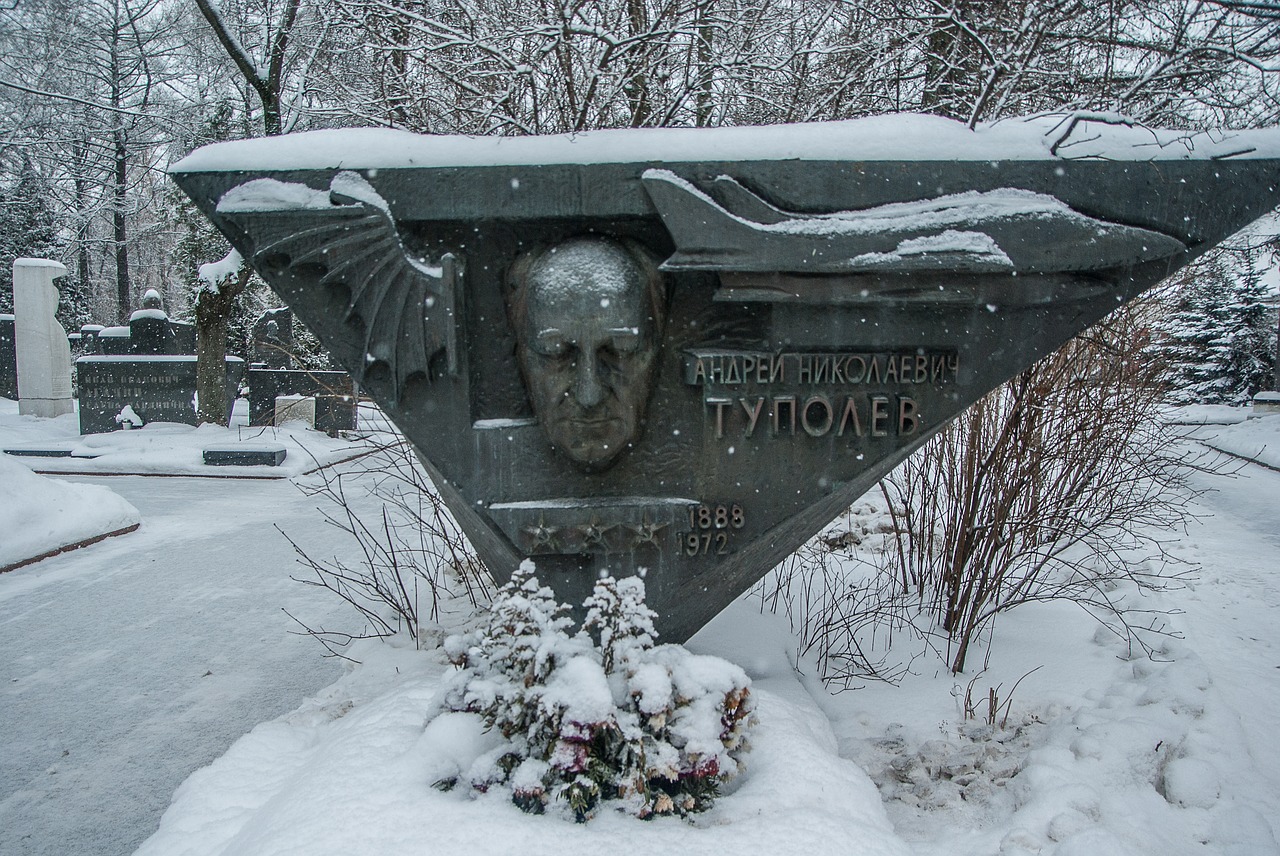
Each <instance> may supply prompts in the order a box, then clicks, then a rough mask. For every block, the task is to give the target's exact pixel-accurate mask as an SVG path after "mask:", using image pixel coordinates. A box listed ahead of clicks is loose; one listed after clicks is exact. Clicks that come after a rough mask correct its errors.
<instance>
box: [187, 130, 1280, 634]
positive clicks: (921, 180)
mask: <svg viewBox="0 0 1280 856" xmlns="http://www.w3.org/2000/svg"><path fill="white" fill-rule="evenodd" d="M1066 127H1069V128H1070V129H1071V130H1072V132H1073V136H1072V137H1071V138H1070V139H1068V138H1066V137H1064V136H1062V134H1061V132H1060V129H1059V128H1056V127H1055V126H1054V125H1053V123H1052V122H1051V121H1048V120H1036V121H1027V122H1008V123H1002V124H1001V125H999V126H994V127H992V128H988V129H980V130H979V131H977V132H974V131H970V130H969V129H967V128H965V127H964V126H962V125H958V124H956V123H951V122H947V121H944V120H939V119H931V118H928V117H891V118H886V119H874V120H863V121H858V122H842V123H830V124H815V125H804V126H792V127H787V126H781V127H774V128H735V129H717V130H644V131H612V132H597V133H592V134H581V135H577V136H569V137H554V138H511V139H489V138H483V139H475V138H459V137H418V136H414V135H411V134H406V133H401V132H395V131H374V130H358V131H339V132H316V133H312V134H306V135H299V136H295V137H283V138H275V139H269V140H252V141H244V142H240V143H228V144H221V145H217V146H213V147H210V148H206V149H202V150H200V151H198V152H196V153H194V154H193V155H191V156H190V157H188V158H187V159H185V160H183V161H182V162H180V163H178V164H177V165H175V166H174V167H173V169H172V170H171V173H172V175H173V177H174V179H175V180H176V181H177V182H178V183H179V184H180V185H181V186H182V188H183V189H184V190H185V191H186V192H187V193H188V194H189V195H190V196H191V198H192V199H193V200H194V201H195V202H196V204H197V205H198V206H199V207H200V208H201V209H202V210H203V211H204V213H205V214H206V215H208V216H209V217H210V218H211V219H212V220H213V222H214V223H215V224H216V225H217V226H218V228H219V229H221V230H222V232H223V233H224V234H225V235H226V236H227V237H228V238H229V239H230V240H231V242H232V243H233V244H234V245H235V246H236V248H237V249H238V250H240V252H241V253H242V254H243V255H244V257H245V258H247V259H249V260H250V261H251V262H252V264H253V265H254V266H255V267H256V268H257V270H258V271H259V272H260V273H261V274H262V276H263V277H264V278H265V279H266V280H267V281H268V282H269V283H270V285H271V287H272V288H273V289H274V290H275V291H276V293H277V294H279V295H280V296H281V297H282V298H284V299H285V300H286V301H287V302H288V303H289V305H290V306H291V307H292V308H293V309H294V311H296V312H297V314H298V317H299V318H300V319H301V320H302V321H303V322H304V323H305V324H306V325H307V326H308V327H309V328H311V329H312V330H314V331H315V333H316V334H317V335H318V336H319V337H320V339H321V340H322V341H323V343H324V344H325V346H326V347H327V348H329V349H330V350H331V351H332V353H333V356H334V358H335V359H336V360H337V361H338V362H339V363H340V364H341V365H342V366H343V368H345V369H346V370H347V371H349V372H351V373H352V375H354V376H355V378H356V381H357V383H358V384H359V386H360V387H361V388H362V389H364V390H366V391H368V392H369V393H370V394H371V395H373V397H374V398H376V399H377V401H378V403H379V404H380V406H381V407H382V408H383V409H384V410H385V412H386V413H387V414H388V415H389V416H390V418H391V419H393V420H394V422H395V423H396V425H398V426H399V427H400V429H401V430H402V431H404V433H405V434H406V435H407V436H408V437H409V439H410V440H412V441H413V443H414V444H415V446H416V447H417V449H418V451H419V455H420V457H421V458H422V460H423V462H424V464H425V465H426V466H427V468H428V469H429V470H430V472H431V475H432V477H433V479H434V480H435V483H436V484H437V485H438V487H439V489H440V491H441V493H442V495H443V496H444V498H445V500H446V502H447V503H448V505H449V508H450V509H451V510H452V511H453V513H454V514H455V515H456V516H457V518H458V520H459V522H460V523H461V524H462V526H463V528H464V529H465V531H466V532H467V534H468V536H469V537H470V538H471V540H472V542H473V543H474V544H475V546H476V549H477V550H478V551H479V553H480V555H481V557H482V558H483V559H484V560H485V561H486V562H487V563H488V565H489V567H490V568H491V569H493V571H494V572H495V574H498V575H499V576H503V575H507V574H509V573H511V571H512V570H513V569H514V568H515V567H516V565H517V564H518V563H519V562H520V561H521V560H522V559H524V558H526V557H531V558H533V559H534V560H535V562H536V563H537V566H538V569H539V575H540V576H541V577H542V578H543V579H546V580H547V581H548V582H549V583H550V584H552V585H553V586H554V587H555V588H556V590H557V591H558V593H559V594H560V595H561V597H562V598H563V599H565V600H569V601H571V602H580V601H581V600H582V598H583V597H584V596H585V595H586V594H588V593H589V592H590V590H591V586H592V581H593V580H594V579H595V577H596V576H597V575H598V574H600V573H602V572H604V571H610V572H613V573H615V574H629V573H632V572H635V571H638V570H640V569H646V570H647V571H648V578H647V587H648V592H649V602H650V604H651V605H652V606H653V607H654V608H655V609H656V610H657V611H658V613H659V616H660V618H659V629H660V630H661V632H662V633H663V635H664V638H666V639H668V640H671V641H677V640H682V639H685V638H687V637H688V636H690V635H691V634H692V633H694V632H695V631H696V630H697V629H698V628H699V627H701V626H702V625H703V624H705V623H706V622H707V621H708V620H710V619H711V618H712V617H713V616H714V615H715V614H716V613H717V612H719V611H720V610H721V609H722V608H723V607H724V606H725V605H727V604H728V603H729V602H730V601H731V600H732V599H733V598H735V597H736V596H738V595H739V594H740V593H741V592H743V591H744V590H745V589H746V588H747V587H749V586H750V585H751V584H752V583H754V582H755V581H756V580H758V579H759V578H760V577H761V576H762V575H763V574H764V573H765V572H766V571H768V569H769V568H770V567H772V566H773V565H774V564H775V563H776V562H778V561H779V560H780V559H782V558H783V557H785V556H786V555H787V554H789V553H790V552H791V551H793V550H795V549H796V548H797V547H798V546H799V545H801V544H802V543H803V542H804V541H805V540H806V539H807V538H809V537H810V536H811V535H812V534H813V533H814V532H816V531H817V530H818V529H819V528H820V527H822V526H823V525H824V524H825V523H827V522H828V521H829V520H830V519H832V518H833V517H834V516H835V515H837V514H838V513H839V512H840V511H841V510H843V509H844V508H846V507H847V506H848V505H849V504H850V503H851V502H852V501H853V500H854V499H856V498H857V497H858V496H859V495H860V494H861V493H863V492H864V491H865V490H867V489H868V488H869V487H871V486H872V485H874V484H875V482H876V481H877V480H878V479H880V478H881V477H882V476H884V475H885V474H886V473H887V472H888V471H889V470H890V469H892V468H893V467H894V466H895V465H896V464H897V463H899V462H900V461H901V460H902V459H903V458H904V457H905V456H906V455H908V454H909V453H910V452H911V451H912V450H913V449H915V448H916V447H918V446H919V445H920V444H921V443H923V442H924V441H925V440H926V439H927V438H928V437H930V436H931V435H932V434H934V433H935V432H937V431H938V430H939V429H940V428H942V427H943V426H944V425H945V424H946V423H947V421H948V420H950V419H951V418H952V417H953V416H955V415H956V414H957V413H958V412H959V411H960V410H961V409H962V408H964V407H967V406H968V405H969V404H971V403H972V402H974V401H975V400H976V399H977V398H979V397H980V396H981V395H983V394H984V393H986V392H987V391H988V390H990V389H992V388H993V387H995V386H997V385H998V384H1000V383H1001V382H1003V381H1004V380H1006V379H1008V378H1010V377H1011V376H1013V375H1014V374H1016V373H1017V372H1019V371H1021V370H1022V369H1024V368H1026V367H1027V366H1029V365H1030V364H1031V363H1033V362H1034V361H1036V360H1038V359H1039V358H1041V357H1043V356H1044V355H1046V354H1048V353H1049V352H1051V351H1052V350H1054V349H1055V348H1057V347H1058V346H1060V345H1061V344H1062V343H1063V342H1064V341H1066V340H1067V339H1068V338H1070V337H1071V336H1073V335H1075V334H1076V333H1078V332H1080V331H1081V330H1083V329H1085V328H1086V327H1088V326H1089V325H1091V324H1093V323H1095V322H1096V321H1098V320H1099V319H1101V318H1102V317H1103V316H1104V315H1106V314H1107V313H1108V312H1110V311H1111V310H1113V309H1114V308H1116V307H1117V306H1119V305H1120V304H1122V303H1124V302H1125V301H1127V300H1129V299H1131V298H1133V297H1134V296H1136V295H1137V294H1139V293H1140V292H1142V291H1143V290H1144V289H1146V288H1148V287H1150V286H1151V285H1153V284H1155V283H1156V282H1158V281H1160V280H1161V279H1163V278H1164V277H1166V276H1168V275H1169V274H1170V273H1172V272H1173V271H1175V270H1177V269H1178V268H1179V267H1181V266H1183V265H1185V264H1186V263H1187V262H1188V261H1190V260H1191V259H1193V258H1194V257H1195V256H1197V255H1198V254H1200V253H1202V252H1204V251H1205V250H1207V249H1209V248H1210V247H1212V246H1213V245H1215V244H1216V243H1218V242H1220V241H1221V240H1223V239H1224V238H1225V237H1227V236H1228V235H1230V234H1231V233H1233V232H1234V231H1236V230H1237V229H1239V228H1240V227H1242V226H1244V225H1245V224H1247V223H1249V222H1250V221H1252V220H1254V219H1255V218H1257V217H1259V216H1261V215H1262V214H1264V213H1266V212H1267V211H1269V210H1271V208H1272V207H1273V206H1274V205H1275V204H1276V202H1277V201H1278V198H1277V194H1276V187H1277V184H1278V183H1280V160H1278V159H1277V157H1276V156H1277V154H1278V153H1280V136H1278V135H1277V134H1275V133H1263V132H1255V133H1250V134H1236V135H1234V136H1230V135H1220V136H1218V137H1216V138H1211V137H1209V136H1208V135H1199V136H1193V135H1187V134H1183V133H1179V134H1174V133H1172V132H1155V131H1149V130H1145V129H1125V130H1121V129H1115V128H1111V127H1109V126H1102V125H1096V124H1092V125H1091V124H1089V123H1072V124H1070V125H1069V126H1066ZM1097 418H1099V419H1106V418H1108V415H1107V414H1106V413H1103V412H1100V413H1098V414H1097Z"/></svg>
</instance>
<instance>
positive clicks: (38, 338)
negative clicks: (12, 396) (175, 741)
mask: <svg viewBox="0 0 1280 856" xmlns="http://www.w3.org/2000/svg"><path fill="white" fill-rule="evenodd" d="M66 273H67V268H66V266H64V265H63V264H61V263H60V262H55V261H50V260H48V259H17V260H15V261H14V263H13V316H14V349H15V351H16V357H17V360H16V362H17V370H18V412H19V413H21V414H23V415H26V416H42V417H46V418H48V417H54V416H61V415H62V414H64V413H70V412H72V411H73V410H74V409H75V403H74V402H73V401H72V398H71V344H70V343H69V342H68V341H67V331H66V330H64V329H63V328H62V325H61V324H59V323H58V320H57V318H56V317H54V313H55V312H56V311H57V309H58V288H57V286H56V285H54V280H56V279H58V278H60V277H63V276H66Z"/></svg>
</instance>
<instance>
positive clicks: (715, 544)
mask: <svg viewBox="0 0 1280 856" xmlns="http://www.w3.org/2000/svg"><path fill="white" fill-rule="evenodd" d="M746 523H747V517H746V513H745V512H744V511H743V510H742V506H741V505H738V504H737V503H733V504H732V505H705V504H703V505H694V506H690V508H689V531H687V532H681V533H680V552H681V553H683V554H684V555H686V556H706V555H716V556H723V555H725V554H726V553H728V552H729V536H730V535H731V534H732V533H733V531H734V530H735V529H741V528H742V527H743V526H745V525H746Z"/></svg>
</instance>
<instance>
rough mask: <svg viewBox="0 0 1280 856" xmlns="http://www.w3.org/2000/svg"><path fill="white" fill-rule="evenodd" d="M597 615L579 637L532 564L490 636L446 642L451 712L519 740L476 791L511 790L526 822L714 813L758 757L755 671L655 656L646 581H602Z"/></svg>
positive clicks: (474, 778) (487, 760) (499, 607)
mask: <svg viewBox="0 0 1280 856" xmlns="http://www.w3.org/2000/svg"><path fill="white" fill-rule="evenodd" d="M584 605H585V606H586V608H587V619H586V621H585V622H584V625H583V630H582V631H581V632H579V633H577V634H576V635H574V636H569V635H568V633H567V629H568V627H569V626H570V624H571V621H570V620H569V619H568V618H567V617H565V613H566V612H567V609H566V608H565V607H564V606H563V605H561V604H558V603H556V602H555V599H554V596H553V595H552V593H551V591H550V589H548V588H546V587H543V586H541V585H539V584H538V582H537V580H536V578H535V577H534V576H533V568H532V566H531V565H530V564H529V563H525V564H524V565H522V566H521V568H520V570H519V571H518V572H517V573H516V574H515V575H514V576H513V577H512V579H511V581H510V582H509V583H507V585H506V586H504V587H503V588H502V589H501V590H500V591H499V594H498V597H497V599H496V600H495V602H494V607H493V609H492V612H491V614H490V618H489V622H488V624H487V626H486V627H485V628H484V629H482V630H480V631H477V632H475V633H472V634H468V635H467V636H465V637H452V638H450V639H449V640H447V641H446V652H447V653H448V654H449V657H450V659H451V660H452V662H453V663H454V664H455V665H457V666H458V667H459V671H458V672H456V673H455V674H454V675H453V676H452V677H451V679H450V680H449V682H448V685H447V686H446V689H445V692H444V693H443V695H442V697H441V698H442V700H441V702H440V705H439V710H438V711H437V712H438V713H439V712H444V711H446V710H449V711H462V712H468V713H472V714H475V715H478V716H480V717H481V718H482V719H483V721H484V723H485V726H486V727H487V728H489V729H491V730H494V731H497V732H499V733H500V734H501V735H502V737H503V738H504V739H505V742H504V743H503V745H502V746H500V747H498V748H497V749H495V750H493V751H491V752H490V753H487V755H486V756H484V757H482V758H481V759H478V760H477V762H476V765H475V766H473V768H472V770H471V771H470V773H469V775H468V776H467V779H468V781H469V782H470V784H471V786H472V788H473V789H475V790H477V791H482V792H483V791H488V790H490V789H491V788H493V787H495V786H497V785H499V784H503V785H505V786H506V787H507V788H509V789H510V792H511V796H512V801H513V802H514V803H515V804H516V805H517V806H519V807H520V808H521V809H523V810H525V811H528V812H534V813H541V812H543V811H545V810H547V809H548V808H553V807H554V808H557V809H559V810H560V811H561V813H563V814H566V815H568V816H571V817H573V818H574V819H576V820H579V821H584V820H586V819H588V818H589V817H590V816H591V815H592V814H593V813H594V812H595V811H596V810H597V809H598V806H599V804H600V803H601V802H603V801H607V800H619V801H620V805H621V807H622V808H624V809H625V810H627V811H629V812H630V813H632V814H634V815H636V816H637V817H643V818H647V817H653V816H657V815H672V814H674V815H686V814H689V813H692V812H697V811H703V810H705V809H707V808H709V807H710V806H711V803H712V801H713V800H714V798H715V796H716V795H717V793H718V790H719V785H720V783H721V782H722V781H723V780H725V779H727V778H729V777H731V776H732V775H735V774H736V773H737V772H738V770H739V767H740V760H741V755H742V753H743V752H745V751H746V749H747V742H746V734H747V731H748V729H749V727H750V724H751V721H752V716H751V711H752V701H751V694H750V681H749V680H748V678H747V676H746V674H745V673H744V672H743V671H742V670H741V669H740V668H738V667H737V666H734V665H732V664H730V663H727V662H725V661H723V660H720V659H718V658H715V657H704V656H697V655H694V654H691V653H689V652H688V651H687V650H685V649H684V648H683V647H682V646H678V645H662V646H655V645H654V639H655V637H656V633H655V632H654V629H653V619H654V613H653V612H652V610H650V609H649V608H648V606H646V605H645V602H644V583H643V581H641V580H640V579H638V578H630V579H624V580H621V581H619V580H614V579H613V578H609V577H606V578H604V579H601V580H600V581H599V582H598V583H597V584H596V586H595V590H594V592H593V593H592V595H591V597H590V598H589V599H588V600H587V601H586V603H585V604H584ZM593 635H594V636H595V638H596V639H597V640H598V644H597V643H596V641H594V640H593V639H592V636H593Z"/></svg>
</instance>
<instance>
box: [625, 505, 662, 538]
mask: <svg viewBox="0 0 1280 856" xmlns="http://www.w3.org/2000/svg"><path fill="white" fill-rule="evenodd" d="M628 528H629V529H630V530H631V531H632V532H634V533H635V536H636V537H635V543H634V544H633V545H632V546H633V547H639V546H642V545H644V544H652V545H653V546H655V547H656V546H658V532H659V531H661V530H663V529H666V528H667V524H665V523H650V522H649V513H648V512H647V511H646V512H645V514H644V517H643V518H641V521H640V523H639V525H635V524H633V525H631V526H630V527H628Z"/></svg>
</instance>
